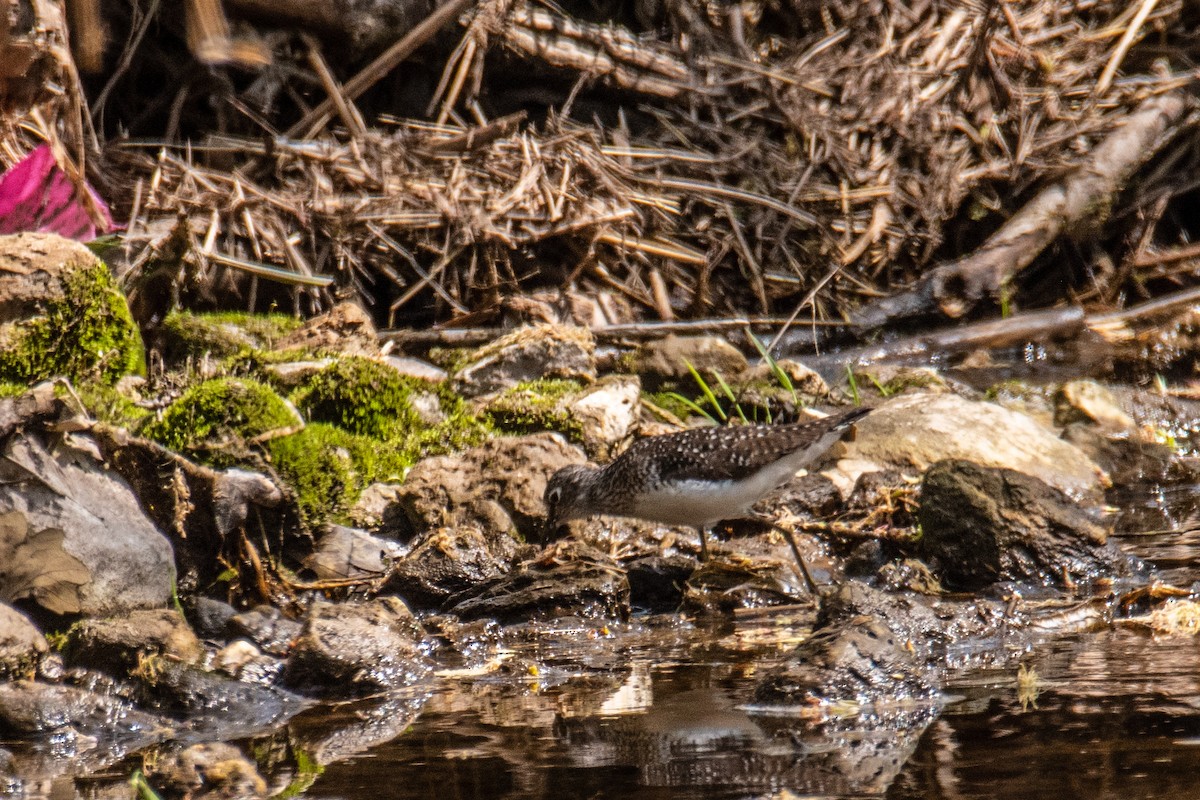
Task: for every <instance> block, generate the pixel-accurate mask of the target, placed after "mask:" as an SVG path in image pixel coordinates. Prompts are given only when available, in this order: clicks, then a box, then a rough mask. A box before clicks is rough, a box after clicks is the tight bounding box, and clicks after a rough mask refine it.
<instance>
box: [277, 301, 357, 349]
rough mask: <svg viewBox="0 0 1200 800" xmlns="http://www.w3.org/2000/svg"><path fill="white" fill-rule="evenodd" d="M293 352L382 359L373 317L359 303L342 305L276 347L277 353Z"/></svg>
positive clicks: (294, 333) (344, 303) (291, 334)
mask: <svg viewBox="0 0 1200 800" xmlns="http://www.w3.org/2000/svg"><path fill="white" fill-rule="evenodd" d="M292 348H305V349H307V350H325V351H329V350H333V351H336V352H339V353H342V354H344V355H351V356H366V357H368V358H371V357H374V356H377V355H379V335H378V334H377V333H376V331H375V324H374V323H373V322H371V315H370V314H368V313H367V312H366V311H364V310H363V309H362V307H361V306H359V305H357V304H356V303H350V302H342V303H338V304H337V305H336V306H334V307H333V308H331V309H329V311H327V312H325V313H324V314H321V315H320V316H316V317H313V318H312V319H310V320H308V321H307V322H305V323H304V324H303V325H301V326H300V327H299V328H297V329H296V330H294V331H292V332H291V333H289V334H288V335H287V336H284V337H283V338H282V339H280V340H279V341H278V342H276V343H275V349H276V350H290V349H292Z"/></svg>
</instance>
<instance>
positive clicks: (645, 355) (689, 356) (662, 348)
mask: <svg viewBox="0 0 1200 800" xmlns="http://www.w3.org/2000/svg"><path fill="white" fill-rule="evenodd" d="M688 364H691V365H692V366H693V367H694V368H695V369H696V371H697V372H699V373H700V374H701V375H702V376H704V378H705V380H714V379H715V378H716V376H717V375H718V374H719V375H720V376H721V377H722V378H723V379H725V380H726V381H732V380H736V379H740V378H741V377H742V376H743V375H744V374H745V373H746V372H747V371H748V370H749V369H750V362H749V361H747V360H746V356H744V355H742V352H741V351H740V350H738V349H737V348H736V347H734V346H733V345H732V344H730V343H729V342H728V341H726V340H725V339H722V338H721V337H719V336H675V335H674V334H672V335H670V336H667V337H666V338H664V339H659V340H658V341H654V342H648V343H646V344H644V345H642V346H641V347H639V348H638V349H637V350H636V351H634V353H633V354H632V356H630V358H629V367H630V368H631V371H632V372H634V373H635V374H637V375H639V376H641V377H642V380H643V381H644V382H645V383H646V384H648V385H650V386H652V387H655V388H657V387H658V386H660V385H662V384H663V383H677V382H679V381H686V382H688V383H691V381H692V377H691V372H690V371H689V370H688Z"/></svg>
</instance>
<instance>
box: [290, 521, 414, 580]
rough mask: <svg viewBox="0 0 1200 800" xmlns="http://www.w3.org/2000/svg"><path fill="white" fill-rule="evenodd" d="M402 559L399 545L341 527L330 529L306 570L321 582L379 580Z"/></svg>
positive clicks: (364, 532) (327, 529)
mask: <svg viewBox="0 0 1200 800" xmlns="http://www.w3.org/2000/svg"><path fill="white" fill-rule="evenodd" d="M401 555H403V548H401V547H400V545H399V544H397V543H396V542H393V541H389V540H387V539H380V538H379V537H378V536H372V535H371V534H369V533H367V532H366V531H360V530H358V529H356V528H347V527H344V526H342V525H327V526H325V528H324V530H323V531H322V533H321V538H320V539H318V540H317V547H316V550H314V551H313V552H312V553H311V554H310V555H309V556H308V557H307V558H305V559H304V566H306V567H308V568H309V569H310V570H312V571H313V573H314V574H315V575H316V576H317V577H318V578H322V579H335V580H339V579H345V578H372V577H373V578H380V577H383V574H384V573H385V572H387V569H388V564H389V563H390V562H391V561H393V560H395V559H397V558H399V557H400V556H401Z"/></svg>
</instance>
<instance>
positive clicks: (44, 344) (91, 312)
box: [0, 260, 145, 385]
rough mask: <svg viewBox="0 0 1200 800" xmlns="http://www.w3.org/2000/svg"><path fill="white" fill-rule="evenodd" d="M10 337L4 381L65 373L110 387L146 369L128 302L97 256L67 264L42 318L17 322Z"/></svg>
mask: <svg viewBox="0 0 1200 800" xmlns="http://www.w3.org/2000/svg"><path fill="white" fill-rule="evenodd" d="M6 338H7V341H6V342H5V345H4V346H3V347H0V380H5V381H13V382H17V383H22V382H24V383H33V382H36V381H39V380H45V379H47V378H52V377H55V376H60V375H61V376H65V377H67V378H69V379H70V380H71V381H72V382H74V383H83V382H85V381H88V380H98V381H100V382H102V383H106V384H110V385H111V384H113V383H116V382H117V380H118V379H120V378H121V376H123V375H128V374H129V373H134V372H136V373H140V372H142V371H143V370H144V368H145V360H144V354H143V350H142V339H141V336H140V335H139V334H138V329H137V326H136V325H135V324H134V322H133V317H132V316H131V315H130V313H129V306H128V305H127V304H126V303H125V297H124V295H122V294H121V292H120V290H119V289H117V286H116V283H115V282H114V281H113V278H112V275H111V273H109V271H108V267H107V266H105V265H104V263H103V262H102V261H98V260H96V261H91V262H83V263H80V264H77V265H75V266H73V267H71V268H68V269H67V270H66V271H65V272H64V273H63V277H62V293H61V295H57V296H54V297H51V298H50V299H49V300H47V302H46V308H45V312H44V313H43V314H42V316H39V317H35V318H33V319H30V320H28V321H25V322H21V323H19V324H17V325H14V326H12V328H11V329H10V330H9V331H8V334H7V337H6Z"/></svg>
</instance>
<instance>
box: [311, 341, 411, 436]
mask: <svg viewBox="0 0 1200 800" xmlns="http://www.w3.org/2000/svg"><path fill="white" fill-rule="evenodd" d="M422 388H424V387H422ZM414 389H415V387H414V384H413V381H412V379H410V378H405V377H404V376H402V375H401V374H400V373H398V372H397V371H396V370H394V369H392V368H391V367H389V366H387V365H386V364H381V363H379V362H378V361H372V360H371V359H368V358H357V357H351V358H341V359H338V360H337V361H334V362H333V363H332V364H330V365H329V366H328V367H326V368H325V369H323V370H321V371H320V372H318V373H317V374H316V375H315V376H314V377H313V378H312V380H311V381H310V382H309V385H308V387H307V388H306V389H305V390H303V392H302V393H301V394H300V395H299V396H297V403H298V405H299V406H300V408H301V410H303V411H304V413H305V414H306V415H307V416H308V418H309V419H310V420H312V421H314V422H327V423H329V424H331V425H336V426H338V427H339V428H341V429H343V430H345V431H348V432H350V433H356V434H362V435H364V436H373V437H375V438H377V439H388V438H391V437H393V436H398V435H404V434H405V433H406V432H408V431H410V430H412V429H413V428H415V427H416V426H417V425H418V423H419V421H418V419H417V413H416V411H415V410H414V409H413V406H412V403H411V402H410V399H409V398H410V395H411V394H412V393H413V391H414Z"/></svg>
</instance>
